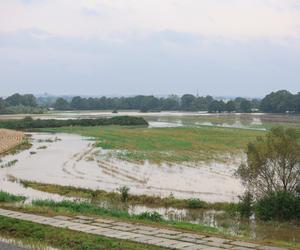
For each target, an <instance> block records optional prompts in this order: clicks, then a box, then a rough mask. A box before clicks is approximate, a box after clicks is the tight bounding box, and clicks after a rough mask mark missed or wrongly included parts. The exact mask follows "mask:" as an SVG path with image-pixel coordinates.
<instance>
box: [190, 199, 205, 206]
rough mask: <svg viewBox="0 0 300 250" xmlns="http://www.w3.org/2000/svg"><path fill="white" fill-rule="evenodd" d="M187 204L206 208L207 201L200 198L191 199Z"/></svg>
mask: <svg viewBox="0 0 300 250" xmlns="http://www.w3.org/2000/svg"><path fill="white" fill-rule="evenodd" d="M187 205H188V208H205V202H204V201H201V200H199V199H189V200H188V201H187Z"/></svg>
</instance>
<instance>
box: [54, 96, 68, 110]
mask: <svg viewBox="0 0 300 250" xmlns="http://www.w3.org/2000/svg"><path fill="white" fill-rule="evenodd" d="M54 108H55V109H57V110H67V109H69V108H70V105H69V103H68V102H67V100H65V99H64V98H61V97H60V98H57V100H56V102H55V104H54Z"/></svg>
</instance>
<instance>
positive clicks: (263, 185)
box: [237, 127, 300, 197]
mask: <svg viewBox="0 0 300 250" xmlns="http://www.w3.org/2000/svg"><path fill="white" fill-rule="evenodd" d="M299 141H300V134H299V131H298V130H296V129H292V128H288V129H285V128H282V127H277V128H272V129H271V130H270V131H269V132H268V134H267V135H266V136H265V137H258V138H257V140H256V141H255V142H252V143H250V144H249V145H248V149H247V162H246V163H244V164H241V166H240V167H239V169H238V171H237V173H238V175H239V176H240V177H241V179H242V180H243V182H244V183H245V185H246V186H247V187H248V188H249V190H253V192H254V193H255V195H256V196H257V197H262V196H264V195H266V194H268V193H272V192H278V191H284V192H290V193H293V194H297V188H298V187H299V183H300V154H299V152H300V144H299Z"/></svg>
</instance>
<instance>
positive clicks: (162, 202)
mask: <svg viewBox="0 0 300 250" xmlns="http://www.w3.org/2000/svg"><path fill="white" fill-rule="evenodd" d="M20 182H21V184H22V185H23V186H24V187H29V188H32V189H35V190H39V191H43V192H47V193H52V194H59V195H62V196H66V197H75V198H88V199H91V201H92V202H97V201H105V200H107V201H111V202H116V201H117V202H121V194H120V193H116V192H107V191H105V190H92V189H87V188H78V187H73V186H62V185H56V184H46V183H39V182H33V181H26V180H21V181H20ZM127 203H128V204H131V205H147V206H152V207H174V208H205V209H208V208H209V209H227V208H230V207H231V206H233V204H231V203H223V202H216V203H207V202H204V201H201V200H198V199H176V198H175V197H173V196H170V197H166V198H162V197H158V196H148V195H131V194H130V193H129V197H128V201H127Z"/></svg>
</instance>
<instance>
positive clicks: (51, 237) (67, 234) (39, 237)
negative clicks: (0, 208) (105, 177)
mask: <svg viewBox="0 0 300 250" xmlns="http://www.w3.org/2000/svg"><path fill="white" fill-rule="evenodd" d="M0 234H1V235H2V236H6V237H13V238H15V239H26V241H30V242H31V243H34V242H36V243H43V244H46V245H49V246H52V247H56V248H59V249H74V250H83V249H85V250H97V249H120V250H121V249H122V250H123V249H124V250H126V249H146V250H156V249H157V250H158V249H164V248H160V247H155V246H149V245H144V244H139V243H134V242H129V241H125V240H117V239H111V238H107V237H102V236H97V235H92V234H86V233H81V232H76V231H71V230H68V229H62V228H55V227H51V226H45V225H40V224H36V223H32V222H28V221H22V220H17V219H12V218H6V217H3V216H0Z"/></svg>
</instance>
